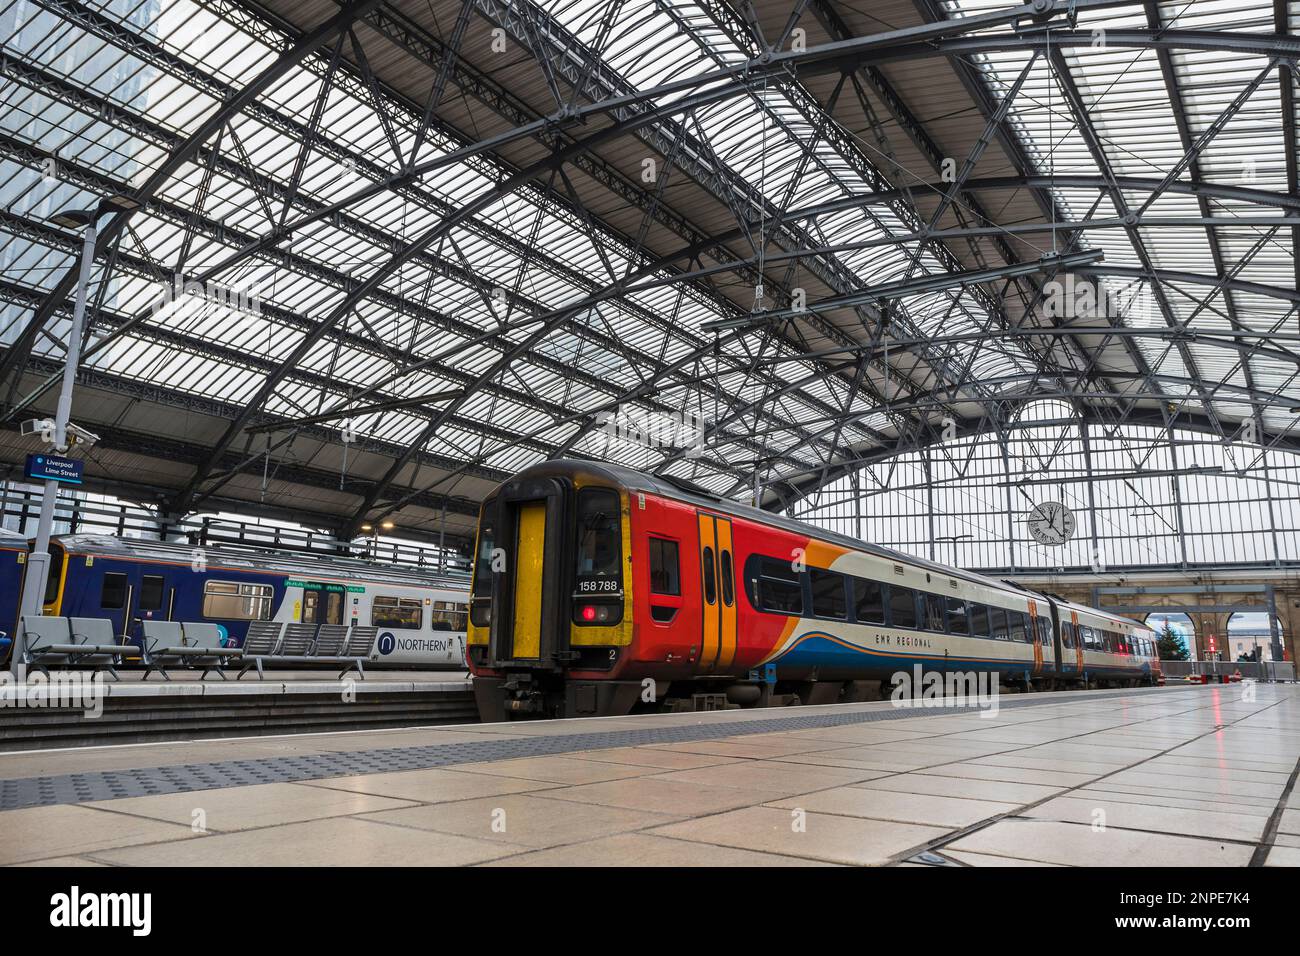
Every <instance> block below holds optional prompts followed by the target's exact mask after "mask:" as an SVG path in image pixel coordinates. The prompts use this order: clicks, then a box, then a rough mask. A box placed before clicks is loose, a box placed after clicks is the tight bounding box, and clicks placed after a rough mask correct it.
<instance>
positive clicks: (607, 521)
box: [469, 461, 1155, 720]
mask: <svg viewBox="0 0 1300 956" xmlns="http://www.w3.org/2000/svg"><path fill="white" fill-rule="evenodd" d="M1062 605H1063V602H1058V601H1057V600H1055V599H1054V598H1052V597H1049V596H1047V595H1042V594H1035V593H1032V592H1029V591H1026V590H1024V589H1022V588H1020V587H1018V586H1015V585H1011V584H1008V583H1005V582H999V581H994V580H992V579H989V578H986V577H983V576H981V575H977V574H971V573H969V572H965V571H960V570H957V569H953V568H948V567H944V566H942V565H939V564H936V563H933V562H928V561H924V560H920V559H917V558H913V557H910V556H906V555H903V554H900V553H898V552H894V551H891V550H889V549H886V548H881V547H878V546H875V545H870V544H866V543H864V542H861V541H856V540H854V539H852V538H847V537H845V536H842V535H837V534H834V533H831V532H826V531H822V530H820V529H816V528H813V527H810V526H808V525H805V524H803V523H801V522H797V521H793V520H790V519H787V518H784V517H781V516H778V515H773V514H770V513H768V512H764V511H761V510H758V509H755V508H749V507H746V506H744V505H738V504H736V503H734V502H730V501H724V500H721V499H718V498H715V497H711V496H709V495H707V494H706V493H701V492H699V491H697V490H689V489H686V488H684V487H681V486H679V485H678V484H677V483H675V482H673V481H672V480H669V479H663V478H657V477H651V476H647V475H643V474H639V473H637V472H634V471H631V470H629V469H625V468H621V467H618V466H614V465H604V464H595V463H587V462H573V461H553V462H546V463H542V464H539V465H535V466H533V467H531V468H529V469H526V470H525V471H523V472H521V473H520V474H519V475H518V476H516V477H515V478H514V479H512V480H510V481H507V482H505V483H504V484H503V485H501V486H500V487H499V488H498V489H497V490H496V491H495V492H494V493H493V494H492V495H491V496H490V497H489V498H488V499H487V500H486V501H485V502H484V504H483V508H482V512H481V515H480V521H479V533H478V540H477V545H476V560H475V566H474V577H473V584H472V590H471V598H470V625H469V664H470V668H471V670H472V671H473V674H474V686H475V694H476V698H477V700H478V704H479V710H480V713H481V715H482V716H483V718H484V719H485V720H499V719H503V718H505V717H506V716H512V715H514V716H559V715H569V716H583V715H610V714H621V713H627V712H630V711H632V710H634V709H646V708H647V707H649V708H654V709H661V708H664V707H667V708H669V709H686V708H689V707H700V706H736V705H745V704H754V703H771V702H774V701H779V700H787V701H790V700H796V699H797V700H801V701H805V702H808V701H813V702H831V701H833V700H838V699H842V698H843V697H844V696H845V695H851V694H853V693H856V692H858V690H860V689H861V688H859V687H857V686H856V685H858V684H860V683H861V682H863V681H888V680H889V679H890V678H891V677H892V676H893V675H894V674H895V673H897V672H898V671H900V670H907V669H909V668H911V667H913V666H914V665H918V664H919V665H921V666H922V667H924V668H929V669H931V670H938V671H954V670H960V671H963V672H966V671H974V672H987V673H990V674H996V675H997V676H998V679H999V680H1000V681H1003V682H1008V683H1019V684H1020V685H1022V686H1024V687H1031V686H1034V685H1044V684H1056V683H1060V682H1074V683H1094V684H1095V683H1097V682H1100V681H1105V682H1114V683H1135V682H1138V681H1143V680H1148V681H1149V680H1151V679H1152V665H1151V663H1150V657H1149V656H1148V655H1154V649H1155V646H1154V635H1153V634H1152V632H1150V630H1149V629H1147V628H1145V627H1144V626H1143V625H1140V624H1136V623H1135V622H1132V621H1124V620H1123V619H1117V618H1113V617H1111V616H1109V615H1104V614H1101V613H1100V612H1097V611H1095V610H1092V609H1087V608H1078V607H1075V606H1072V605H1070V606H1067V611H1066V613H1067V614H1068V615H1077V614H1082V618H1081V620H1082V621H1083V624H1082V625H1081V627H1082V629H1081V630H1079V631H1078V633H1079V634H1080V635H1082V637H1083V639H1084V640H1085V641H1088V642H1089V643H1087V644H1086V645H1084V646H1083V647H1082V648H1081V653H1082V663H1081V664H1080V665H1079V666H1078V667H1076V668H1074V669H1073V670H1069V669H1067V664H1068V663H1069V662H1068V661H1066V660H1065V658H1064V656H1063V654H1064V651H1065V649H1064V648H1063V647H1062V641H1061V638H1062V634H1061V627H1060V625H1059V620H1060V614H1061V612H1060V607H1061V606H1062ZM1070 620H1071V621H1073V617H1070ZM1103 624H1104V627H1103ZM1094 628H1096V629H1097V630H1098V633H1102V634H1107V635H1110V634H1113V635H1115V636H1116V637H1117V638H1121V639H1122V640H1119V641H1117V643H1115V644H1114V645H1113V646H1111V645H1108V644H1107V645H1102V644H1099V645H1098V646H1096V647H1093V646H1092V644H1091V639H1092V635H1093V630H1094ZM1072 633H1073V632H1072ZM1139 635H1141V638H1140V639H1139ZM1071 650H1073V648H1071ZM1139 651H1140V652H1141V653H1140V654H1139V653H1138V652H1139ZM1077 656H1078V655H1076V657H1077Z"/></svg>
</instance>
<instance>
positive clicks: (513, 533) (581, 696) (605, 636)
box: [468, 471, 641, 721]
mask: <svg viewBox="0 0 1300 956" xmlns="http://www.w3.org/2000/svg"><path fill="white" fill-rule="evenodd" d="M630 540H631V534H630V529H629V519H628V500H627V493H626V492H625V491H624V490H623V489H621V488H618V487H616V486H613V485H612V484H611V483H609V482H608V481H601V480H600V479H599V478H596V477H589V476H585V475H583V474H582V473H581V472H573V473H552V474H547V473H546V472H544V471H543V472H542V473H541V474H537V473H535V472H534V473H530V474H525V475H521V476H520V477H518V478H516V479H514V480H513V481H510V482H507V483H506V484H505V485H503V486H502V487H501V488H500V489H499V490H498V492H497V494H496V495H494V496H493V497H491V498H489V499H488V500H486V501H485V502H484V503H483V508H482V511H481V513H480V520H479V534H478V541H477V543H476V546H475V555H476V557H475V562H474V579H473V584H472V587H471V595H470V623H469V638H468V644H469V665H470V669H471V671H472V672H473V674H474V696H475V700H476V703H477V705H478V709H479V714H480V716H481V717H482V719H483V720H485V721H501V720H506V719H508V718H511V717H564V716H571V717H579V716H602V715H609V714H624V713H627V712H628V711H629V710H631V708H632V707H633V706H634V704H635V703H636V701H637V699H638V696H639V694H640V692H641V683H640V682H638V681H620V680H618V672H619V670H620V669H621V666H622V665H623V663H624V662H625V659H626V656H627V655H626V651H627V649H628V647H629V646H630V645H631V643H632V636H633V614H632V573H631V571H632V569H631V558H630V553H629V542H630Z"/></svg>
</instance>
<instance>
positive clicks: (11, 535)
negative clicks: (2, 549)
mask: <svg viewBox="0 0 1300 956" xmlns="http://www.w3.org/2000/svg"><path fill="white" fill-rule="evenodd" d="M0 541H5V542H8V543H9V544H15V543H17V542H19V541H22V542H26V541H27V535H25V534H19V533H18V532H17V531H10V530H9V529H8V528H0Z"/></svg>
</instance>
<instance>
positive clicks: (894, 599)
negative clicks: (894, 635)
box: [889, 584, 916, 627]
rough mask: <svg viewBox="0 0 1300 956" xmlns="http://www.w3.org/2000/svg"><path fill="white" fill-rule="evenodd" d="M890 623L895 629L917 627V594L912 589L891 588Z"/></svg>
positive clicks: (896, 586) (893, 586) (893, 585)
mask: <svg viewBox="0 0 1300 956" xmlns="http://www.w3.org/2000/svg"><path fill="white" fill-rule="evenodd" d="M889 623H890V624H892V625H893V626H894V627H916V592H915V591H913V590H912V589H911V588H904V587H899V586H898V585H896V584H891V585H890V586H889Z"/></svg>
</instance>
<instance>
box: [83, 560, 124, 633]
mask: <svg viewBox="0 0 1300 956" xmlns="http://www.w3.org/2000/svg"><path fill="white" fill-rule="evenodd" d="M86 560H87V561H89V560H90V559H89V558H87V559H86ZM92 593H93V592H92ZM135 596H136V585H135V582H134V581H132V580H131V577H130V575H128V574H127V573H126V572H125V571H108V570H106V571H104V573H103V576H102V577H101V578H100V585H99V608H98V609H97V610H92V611H91V613H90V615H89V616H91V617H104V618H107V619H108V620H110V621H112V622H113V630H114V631H115V632H116V633H117V634H127V635H129V634H131V622H132V609H133V607H134V604H135ZM82 613H85V611H83V612H82Z"/></svg>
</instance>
